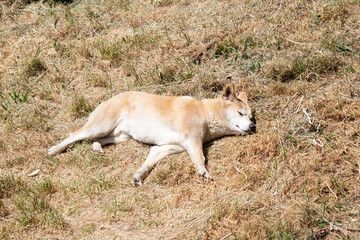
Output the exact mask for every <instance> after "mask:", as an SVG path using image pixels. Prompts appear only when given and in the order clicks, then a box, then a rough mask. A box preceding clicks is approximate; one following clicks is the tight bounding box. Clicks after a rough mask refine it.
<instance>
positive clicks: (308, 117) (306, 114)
mask: <svg viewBox="0 0 360 240" xmlns="http://www.w3.org/2000/svg"><path fill="white" fill-rule="evenodd" d="M303 112H304V114H305V116H306V117H307V119H308V121H309V123H310V125H313V124H312V121H311V118H310V116H309V114H308V113H307V112H306V109H305V108H303Z"/></svg>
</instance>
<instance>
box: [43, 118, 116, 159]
mask: <svg viewBox="0 0 360 240" xmlns="http://www.w3.org/2000/svg"><path fill="white" fill-rule="evenodd" d="M115 125H116V123H115V122H111V123H108V124H93V123H92V122H90V121H89V122H88V123H86V124H85V125H84V126H83V127H82V128H81V129H80V130H78V131H76V132H75V133H72V134H70V136H69V137H68V138H66V139H65V140H64V141H62V142H61V143H59V144H58V145H55V146H53V147H51V148H50V149H49V150H48V155H50V156H53V155H55V154H57V153H60V152H62V151H64V150H65V149H66V148H67V147H68V146H70V145H71V144H73V143H75V142H77V141H80V140H84V139H95V138H102V137H105V136H106V135H108V134H109V133H110V132H111V131H112V130H113V129H114V128H115Z"/></svg>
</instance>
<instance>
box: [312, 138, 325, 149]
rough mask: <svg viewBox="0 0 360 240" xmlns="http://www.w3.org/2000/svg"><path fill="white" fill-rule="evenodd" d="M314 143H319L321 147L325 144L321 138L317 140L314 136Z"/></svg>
mask: <svg viewBox="0 0 360 240" xmlns="http://www.w3.org/2000/svg"><path fill="white" fill-rule="evenodd" d="M313 143H314V144H315V145H319V146H320V147H323V146H324V143H323V142H322V141H321V140H320V139H318V140H316V138H314V139H313Z"/></svg>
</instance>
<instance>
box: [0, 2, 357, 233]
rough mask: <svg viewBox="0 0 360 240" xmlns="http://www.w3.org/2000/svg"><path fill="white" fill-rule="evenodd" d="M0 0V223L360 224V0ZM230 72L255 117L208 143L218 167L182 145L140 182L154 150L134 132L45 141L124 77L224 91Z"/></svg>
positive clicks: (101, 228)
mask: <svg viewBox="0 0 360 240" xmlns="http://www.w3.org/2000/svg"><path fill="white" fill-rule="evenodd" d="M0 10H1V11H0V49H1V50H0V103H1V106H0V129H1V134H0V222H1V223H0V238H2V239H34V238H36V239H55V238H56V239H306V238H308V237H310V238H309V239H311V237H314V238H313V239H315V237H316V239H324V237H323V238H321V236H324V235H326V239H359V238H360V198H359V196H360V184H359V183H360V172H359V171H360V152H359V149H360V136H359V132H360V127H359V126H360V100H359V99H360V75H359V71H360V45H359V42H360V37H359V36H360V27H359V26H360V18H359V16H360V2H359V1H358V0H349V1H345V0H339V1H327V0H322V1H312V0H309V1H297V0H286V1H257V0H248V1H241V2H239V1H232V0H230V1H211V0H207V1H188V0H180V1H168V0H154V1H127V0H109V1H101V0H99V1H87V0H83V1H77V0H74V1H55V0H49V1H31V0H27V1H25V0H21V1H0ZM230 77H231V79H232V81H234V82H235V84H236V86H237V88H238V89H242V90H246V91H247V92H248V95H249V96H250V98H251V106H252V107H253V109H255V110H256V116H257V128H258V132H257V133H256V134H254V135H251V136H246V137H226V138H223V139H220V140H217V141H215V142H213V143H211V144H207V145H206V154H207V159H208V169H209V171H210V173H211V174H212V176H213V177H214V178H215V181H214V182H206V181H204V180H203V179H202V178H200V177H198V176H197V175H196V171H195V170H194V168H193V166H192V164H191V162H190V161H189V157H188V156H187V154H185V153H182V154H178V155H175V156H171V157H169V158H167V159H166V160H164V161H163V162H161V163H160V164H159V165H158V166H157V167H156V168H155V170H154V171H153V172H152V173H151V174H150V176H149V178H148V179H147V180H146V182H145V184H144V185H143V186H142V187H140V188H134V187H133V186H132V185H131V177H132V175H133V173H134V172H135V170H136V169H137V168H138V167H139V166H140V165H141V164H142V162H143V161H144V159H145V157H146V155H147V154H148V151H149V147H148V146H146V145H142V144H140V143H137V142H135V141H129V142H126V143H122V144H119V145H116V146H109V147H107V148H106V149H105V154H104V155H101V154H98V153H93V152H91V150H90V149H91V146H90V145H89V143H87V142H82V143H77V144H75V146H74V147H73V148H71V149H69V150H68V151H67V152H66V153H64V154H61V155H58V156H55V157H48V156H47V155H46V150H47V148H48V147H49V146H51V145H53V144H55V143H57V142H59V141H60V140H61V139H63V138H64V137H66V134H67V133H68V132H71V131H73V130H75V129H77V128H78V127H80V126H81V125H82V124H83V123H84V122H85V120H86V117H87V115H88V114H89V112H90V111H91V110H92V109H93V108H94V107H96V106H97V104H98V103H99V102H101V101H104V100H105V99H108V98H110V97H111V96H113V95H115V94H117V93H118V92H122V91H126V90H140V91H146V92H153V93H158V94H163V95H191V96H194V97H196V98H205V97H215V96H217V95H218V94H219V92H220V91H221V88H222V87H223V86H224V85H225V83H226V82H227V81H228V79H229V78H230ZM305 113H306V114H308V116H309V118H308V117H307V116H306V114H305ZM36 169H40V173H39V174H38V175H37V176H35V177H28V176H27V174H29V173H31V172H33V171H34V170H36ZM324 232H325V234H324Z"/></svg>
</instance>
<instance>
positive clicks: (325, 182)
mask: <svg viewBox="0 0 360 240" xmlns="http://www.w3.org/2000/svg"><path fill="white" fill-rule="evenodd" d="M325 184H326V186H327V187H328V188H329V190H330V191H331V193H332V194H334V196H335V198H336V199H337V198H338V197H337V196H336V194H335V193H334V191H333V190H332V189H331V187H330V186H329V184H328V182H327V181H326V180H325Z"/></svg>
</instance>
